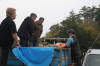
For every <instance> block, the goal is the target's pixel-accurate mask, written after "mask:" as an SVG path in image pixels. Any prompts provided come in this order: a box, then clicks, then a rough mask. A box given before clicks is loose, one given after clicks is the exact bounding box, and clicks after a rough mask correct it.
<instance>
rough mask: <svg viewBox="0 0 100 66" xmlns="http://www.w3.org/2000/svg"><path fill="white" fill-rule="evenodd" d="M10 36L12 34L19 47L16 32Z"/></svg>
mask: <svg viewBox="0 0 100 66" xmlns="http://www.w3.org/2000/svg"><path fill="white" fill-rule="evenodd" d="M12 36H13V39H14V40H15V41H16V45H17V46H18V47H21V46H20V44H19V41H18V38H17V33H12Z"/></svg>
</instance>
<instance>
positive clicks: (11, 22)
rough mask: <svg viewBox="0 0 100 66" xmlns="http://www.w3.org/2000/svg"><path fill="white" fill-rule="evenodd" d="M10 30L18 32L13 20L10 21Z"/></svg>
mask: <svg viewBox="0 0 100 66" xmlns="http://www.w3.org/2000/svg"><path fill="white" fill-rule="evenodd" d="M9 30H10V32H11V33H17V30H16V25H15V23H14V22H13V21H10V22H9Z"/></svg>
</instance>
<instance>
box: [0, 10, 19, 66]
mask: <svg viewBox="0 0 100 66" xmlns="http://www.w3.org/2000/svg"><path fill="white" fill-rule="evenodd" d="M6 15H7V17H6V18H5V19H4V20H3V21H2V23H1V25H0V55H1V57H0V66H6V65H7V60H8V52H9V50H10V49H11V48H12V44H13V41H14V40H15V41H16V44H17V45H18V46H19V47H20V44H19V41H18V38H17V30H16V25H15V23H14V21H13V20H14V19H15V18H16V9H14V8H8V9H7V11H6Z"/></svg>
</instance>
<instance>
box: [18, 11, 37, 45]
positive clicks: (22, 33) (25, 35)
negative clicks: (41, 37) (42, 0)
mask: <svg viewBox="0 0 100 66" xmlns="http://www.w3.org/2000/svg"><path fill="white" fill-rule="evenodd" d="M36 17H37V15H36V14H35V13H32V14H31V15H30V16H29V17H27V18H25V20H24V21H23V23H22V25H21V26H20V28H19V30H18V36H19V37H20V44H21V46H23V47H27V46H28V42H30V41H29V40H30V39H31V37H32V33H33V31H34V27H35V26H34V25H35V24H34V22H35V19H36Z"/></svg>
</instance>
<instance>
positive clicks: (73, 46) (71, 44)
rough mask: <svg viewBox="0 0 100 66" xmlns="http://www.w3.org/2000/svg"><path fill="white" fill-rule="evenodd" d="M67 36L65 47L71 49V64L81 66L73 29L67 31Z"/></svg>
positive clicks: (78, 48)
mask: <svg viewBox="0 0 100 66" xmlns="http://www.w3.org/2000/svg"><path fill="white" fill-rule="evenodd" d="M68 36H69V38H68V40H67V42H66V46H67V47H71V58H72V63H76V65H75V66H81V51H80V46H79V42H78V39H77V37H76V35H75V31H74V30H73V29H70V30H69V31H68ZM64 47H65V46H64Z"/></svg>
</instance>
